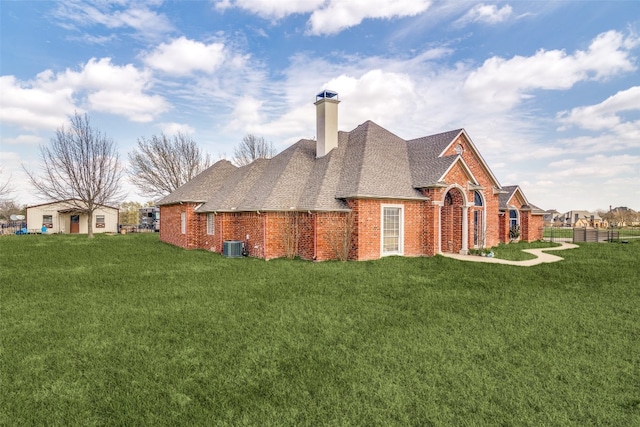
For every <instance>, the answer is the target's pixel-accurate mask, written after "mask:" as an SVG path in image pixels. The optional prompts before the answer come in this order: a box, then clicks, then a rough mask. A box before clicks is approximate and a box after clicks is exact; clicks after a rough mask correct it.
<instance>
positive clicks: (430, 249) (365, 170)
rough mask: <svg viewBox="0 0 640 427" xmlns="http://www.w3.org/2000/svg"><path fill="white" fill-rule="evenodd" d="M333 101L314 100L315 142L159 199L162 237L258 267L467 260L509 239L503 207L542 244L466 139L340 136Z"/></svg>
mask: <svg viewBox="0 0 640 427" xmlns="http://www.w3.org/2000/svg"><path fill="white" fill-rule="evenodd" d="M338 103H339V101H338V96H337V94H336V93H335V92H330V91H324V92H322V93H320V94H318V96H317V97H316V102H315V105H316V119H317V141H313V140H306V139H302V140H300V141H298V142H297V143H295V144H293V145H292V146H290V147H289V148H287V149H286V150H284V151H282V152H281V153H280V154H278V155H277V156H275V157H273V158H271V159H259V160H256V161H254V162H253V163H251V164H249V165H246V166H242V167H236V166H234V165H232V164H231V163H230V162H229V161H227V160H220V161H218V162H217V163H215V164H214V165H212V166H211V167H209V168H208V169H207V170H205V171H204V172H202V173H201V174H200V175H198V176H197V177H196V178H194V179H193V180H191V181H189V182H188V183H186V184H184V185H183V186H181V187H180V188H178V189H177V190H175V191H174V192H173V193H171V194H169V195H168V196H166V197H165V198H163V199H162V200H160V201H159V203H158V204H159V206H160V217H161V218H162V221H161V225H160V239H161V240H162V241H164V242H167V243H170V244H173V245H177V246H181V247H183V248H187V249H205V250H210V251H214V252H222V251H223V247H224V242H225V241H229V240H234V241H242V242H243V243H244V247H245V249H246V250H247V251H248V254H249V255H250V256H254V257H259V258H264V259H272V258H278V257H284V256H299V257H301V258H303V259H308V260H329V259H347V258H348V259H353V260H369V259H377V258H380V257H382V256H386V255H404V256H432V255H436V254H438V253H441V252H460V253H467V252H468V251H469V249H471V248H483V247H491V246H495V245H497V244H498V243H500V242H501V241H509V240H508V239H505V237H504V235H503V234H501V233H502V232H501V227H503V226H506V225H508V224H509V219H508V218H509V217H508V212H509V210H510V209H512V208H513V209H516V210H517V218H516V222H517V224H518V225H521V229H522V234H521V237H520V239H522V240H529V241H531V240H538V239H540V238H541V228H542V224H543V212H542V211H540V210H539V209H537V208H532V205H530V204H529V203H528V202H527V201H526V199H525V197H524V194H523V193H522V191H521V190H520V189H519V188H517V190H516V191H515V192H513V193H509V194H511V197H509V199H508V200H507V201H506V202H505V206H507V207H508V208H507V209H506V210H505V209H503V203H502V197H503V196H504V195H505V194H507V192H506V191H505V189H503V187H501V186H500V184H499V182H498V180H497V179H496V178H495V176H494V175H493V173H492V172H491V170H490V169H489V167H488V166H487V164H486V163H485V161H484V159H483V158H482V156H481V155H480V153H479V152H478V150H477V148H476V147H475V145H474V144H473V142H472V141H471V138H470V137H469V136H468V135H467V133H466V131H465V130H464V129H457V130H453V131H449V132H445V133H441V134H437V135H431V136H426V137H423V138H418V139H413V140H404V139H402V138H400V137H398V136H396V135H394V134H393V133H391V132H389V131H388V130H386V129H384V128H382V127H380V126H378V125H377V124H375V123H373V122H371V121H367V122H365V123H363V124H361V125H359V126H358V127H356V128H355V129H353V130H352V131H350V132H342V131H338V126H337V123H338V120H337V118H338ZM509 188H510V187H509ZM505 215H507V216H506V217H505ZM505 218H506V219H505Z"/></svg>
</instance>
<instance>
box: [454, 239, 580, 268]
mask: <svg viewBox="0 0 640 427" xmlns="http://www.w3.org/2000/svg"><path fill="white" fill-rule="evenodd" d="M577 247H578V245H574V244H573V243H561V246H556V247H553V248H539V249H523V250H522V252H526V253H529V254H531V255H535V256H536V257H537V258H534V259H528V260H526V261H509V260H506V259H499V258H488V257H486V256H478V255H460V254H446V253H443V254H441V255H442V256H446V257H447V258H453V259H457V260H460V261H473V262H491V263H494V264H508V265H519V266H521V267H531V266H532V265H538V264H542V263H545V262H557V261H562V260H563V259H564V258H561V257H559V256H557V255H551V254H548V253H546V252H547V251H563V250H565V249H575V248H577Z"/></svg>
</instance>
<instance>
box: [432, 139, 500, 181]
mask: <svg viewBox="0 0 640 427" xmlns="http://www.w3.org/2000/svg"><path fill="white" fill-rule="evenodd" d="M452 133H453V131H452V132H447V134H448V135H450V134H452ZM460 138H464V143H465V145H466V146H467V147H468V148H469V149H470V150H471V152H472V154H473V156H474V157H475V158H476V159H477V160H478V162H479V163H480V166H481V167H482V169H483V170H484V171H485V172H486V174H487V176H488V177H489V180H490V181H491V183H492V184H493V186H494V187H496V188H501V186H500V183H499V182H498V179H497V178H496V177H495V175H494V174H493V172H492V171H491V169H490V168H489V166H488V165H487V162H485V161H484V158H483V157H482V155H481V154H480V152H479V151H478V147H476V145H475V144H474V143H473V141H472V140H471V137H469V135H468V134H467V131H466V130H464V129H460V130H459V131H458V134H457V135H456V136H455V137H453V138H452V139H451V141H449V143H448V144H447V145H446V146H445V147H444V148H443V149H442V151H441V152H440V153H439V156H446V155H453V154H456V153H455V146H456V145H457V143H459V141H460Z"/></svg>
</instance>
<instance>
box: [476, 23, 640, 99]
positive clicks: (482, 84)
mask: <svg viewBox="0 0 640 427" xmlns="http://www.w3.org/2000/svg"><path fill="white" fill-rule="evenodd" d="M636 44H637V39H634V38H632V37H627V38H625V37H624V36H623V35H622V34H621V33H619V32H616V31H609V32H606V33H602V34H600V35H599V36H598V37H596V38H595V39H594V40H593V41H592V43H591V45H590V46H589V48H588V49H587V50H586V51H576V52H575V53H574V54H573V55H568V54H567V53H566V52H565V51H563V50H550V51H545V50H539V51H538V52H536V53H535V55H533V56H529V57H524V56H515V57H513V58H511V59H504V58H500V57H492V58H489V59H487V60H486V61H485V62H484V64H483V65H482V66H481V67H480V68H478V69H477V70H476V71H474V72H472V73H471V74H470V75H469V77H468V78H467V80H466V81H465V91H466V93H467V94H468V95H469V96H470V97H472V98H473V99H475V100H476V101H478V102H483V103H485V105H487V106H491V108H492V109H493V110H494V111H500V110H504V109H510V108H512V107H514V106H515V105H516V104H518V103H519V102H520V101H521V100H523V99H526V98H528V97H530V96H531V95H530V92H531V91H533V90H539V89H545V90H566V89H569V88H571V87H572V86H573V85H574V84H576V83H577V82H580V81H588V80H603V79H606V78H609V77H611V76H613V75H616V74H619V73H623V72H630V71H635V70H636V68H637V67H636V65H635V64H634V58H633V57H632V56H631V54H630V52H629V50H628V49H630V47H632V46H635V45H636Z"/></svg>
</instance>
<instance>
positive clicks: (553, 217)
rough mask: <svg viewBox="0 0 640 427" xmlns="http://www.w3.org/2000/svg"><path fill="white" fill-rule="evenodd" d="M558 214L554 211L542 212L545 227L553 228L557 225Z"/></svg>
mask: <svg viewBox="0 0 640 427" xmlns="http://www.w3.org/2000/svg"><path fill="white" fill-rule="evenodd" d="M559 216H560V212H558V211H557V210H555V209H549V210H546V211H545V212H544V225H545V227H553V226H556V225H559V223H558V217H559Z"/></svg>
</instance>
